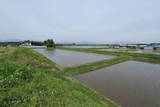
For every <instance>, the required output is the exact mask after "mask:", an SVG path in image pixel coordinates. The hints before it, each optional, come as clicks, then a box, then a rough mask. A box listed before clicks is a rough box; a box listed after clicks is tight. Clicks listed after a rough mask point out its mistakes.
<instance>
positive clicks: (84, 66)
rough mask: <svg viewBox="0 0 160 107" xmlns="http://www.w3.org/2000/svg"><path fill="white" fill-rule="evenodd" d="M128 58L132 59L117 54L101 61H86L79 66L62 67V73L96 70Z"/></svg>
mask: <svg viewBox="0 0 160 107" xmlns="http://www.w3.org/2000/svg"><path fill="white" fill-rule="evenodd" d="M130 59H132V57H129V56H119V57H116V58H112V59H107V60H102V61H96V62H92V63H87V64H82V65H79V66H73V67H66V68H64V74H65V75H69V76H72V75H76V74H80V73H84V72H89V71H92V70H96V69H99V68H102V67H106V66H111V65H113V64H117V63H121V62H124V61H127V60H130Z"/></svg>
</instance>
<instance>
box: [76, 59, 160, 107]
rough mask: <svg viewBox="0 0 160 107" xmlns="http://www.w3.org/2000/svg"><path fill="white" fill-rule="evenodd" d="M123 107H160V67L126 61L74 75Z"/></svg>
mask: <svg viewBox="0 0 160 107" xmlns="http://www.w3.org/2000/svg"><path fill="white" fill-rule="evenodd" d="M74 78H75V79H77V80H79V81H80V82H82V83H84V84H86V85H87V86H88V87H90V88H92V89H94V90H96V91H97V92H99V93H101V94H102V95H104V96H106V97H108V98H110V99H112V100H113V101H115V102H116V103H118V104H120V105H122V107H160V65H159V64H150V63H144V62H137V61H127V62H123V63H120V64H116V65H113V66H110V67H106V68H102V69H99V70H95V71H91V72H88V73H84V74H81V75H77V76H74Z"/></svg>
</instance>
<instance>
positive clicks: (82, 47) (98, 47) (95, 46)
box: [64, 46, 108, 48]
mask: <svg viewBox="0 0 160 107" xmlns="http://www.w3.org/2000/svg"><path fill="white" fill-rule="evenodd" d="M64 47H65V48H108V46H64Z"/></svg>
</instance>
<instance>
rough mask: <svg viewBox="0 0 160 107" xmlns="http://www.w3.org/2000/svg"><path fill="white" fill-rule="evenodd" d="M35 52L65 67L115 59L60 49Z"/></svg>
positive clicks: (108, 56)
mask: <svg viewBox="0 0 160 107" xmlns="http://www.w3.org/2000/svg"><path fill="white" fill-rule="evenodd" d="M35 50H36V51H37V52H39V53H41V54H43V55H44V56H46V57H47V58H48V59H50V60H52V61H54V62H55V63H57V64H58V65H60V66H63V67H66V66H74V65H80V64H84V63H88V62H95V61H98V60H104V59H110V58H113V57H114V56H110V55H100V54H94V53H84V52H75V51H65V50H60V49H55V50H47V49H35Z"/></svg>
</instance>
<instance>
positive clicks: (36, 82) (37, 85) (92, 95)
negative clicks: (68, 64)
mask: <svg viewBox="0 0 160 107" xmlns="http://www.w3.org/2000/svg"><path fill="white" fill-rule="evenodd" d="M126 59H127V58H125V57H124V59H123V57H119V58H117V59H116V58H115V59H111V60H108V61H107V60H104V61H98V62H95V63H88V64H86V65H85V64H84V65H81V66H79V67H78V68H76V67H73V68H72V69H71V68H66V69H64V70H62V69H61V68H60V67H59V66H57V65H56V64H54V63H53V62H52V61H50V60H48V59H47V58H45V57H44V56H42V55H40V54H38V53H37V52H35V51H33V50H32V49H25V48H14V47H7V48H0V106H27V107H28V106H45V107H46V106H52V107H54V106H55V107H59V106H60V107H63V106H69V107H72V106H73V107H75V106H76V107H81V106H83V107H103V106H104V107H117V106H118V105H117V104H115V103H114V102H112V101H110V100H109V99H106V98H105V97H103V96H101V95H99V94H97V93H96V92H94V91H93V90H91V89H89V88H87V87H86V86H84V85H82V84H80V83H79V82H76V81H74V80H71V79H69V78H68V77H69V76H67V75H68V74H69V73H71V74H73V72H74V71H75V72H76V73H78V71H86V70H92V69H96V68H98V67H102V66H105V65H109V64H113V63H117V61H119V62H120V61H124V60H126ZM67 71H68V73H66V72H67ZM65 74H67V75H65Z"/></svg>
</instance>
